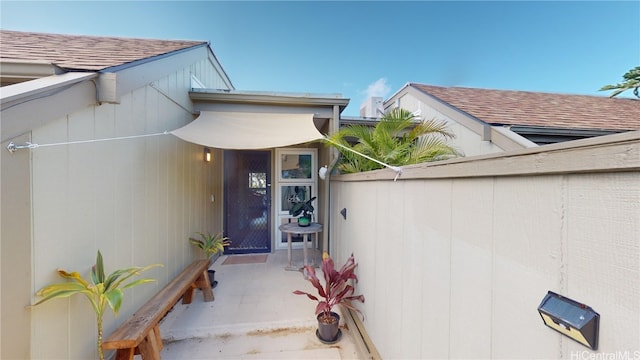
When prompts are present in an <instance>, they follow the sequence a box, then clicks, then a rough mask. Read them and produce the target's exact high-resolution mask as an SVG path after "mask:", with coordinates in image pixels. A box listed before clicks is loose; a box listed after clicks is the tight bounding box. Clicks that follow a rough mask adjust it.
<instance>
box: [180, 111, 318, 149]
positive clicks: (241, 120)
mask: <svg viewBox="0 0 640 360" xmlns="http://www.w3.org/2000/svg"><path fill="white" fill-rule="evenodd" d="M171 133H172V134H173V135H175V136H177V137H179V138H181V139H183V140H185V141H188V142H192V143H195V144H200V145H204V146H209V147H214V148H220V149H268V148H275V147H282V146H289V145H296V144H302V143H306V142H310V141H315V140H319V139H322V138H323V137H324V136H323V135H322V134H321V133H320V132H319V131H318V129H316V127H315V125H314V124H313V114H280V113H278V114H273V113H247V112H222V111H202V112H200V116H198V118H197V119H195V120H193V121H192V122H190V123H189V124H187V125H185V126H183V127H181V128H179V129H176V130H173V131H172V132H171Z"/></svg>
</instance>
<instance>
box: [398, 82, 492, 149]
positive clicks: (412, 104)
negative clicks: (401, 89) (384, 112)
mask: <svg viewBox="0 0 640 360" xmlns="http://www.w3.org/2000/svg"><path fill="white" fill-rule="evenodd" d="M396 99H397V104H398V106H400V107H401V108H403V109H406V110H409V111H411V112H414V111H417V110H419V111H420V117H421V118H422V119H424V120H431V119H435V120H439V121H446V122H447V124H448V126H449V129H450V130H451V131H452V132H453V133H454V134H455V135H456V138H455V139H452V140H449V143H450V144H451V145H452V146H454V147H455V148H457V149H459V150H460V151H462V153H464V155H465V156H475V155H483V154H491V153H498V152H503V151H504V149H502V148H500V147H499V146H497V145H496V144H494V143H492V142H491V141H485V140H482V138H481V136H480V135H479V134H478V133H476V132H475V131H473V130H471V129H469V128H467V127H465V126H464V125H462V124H460V123H459V122H457V121H456V120H454V119H452V118H451V117H450V116H447V115H446V114H444V113H442V112H440V111H438V110H437V109H435V108H433V107H431V106H429V105H428V104H427V103H426V102H424V101H422V100H421V99H419V98H418V97H416V96H414V94H413V93H411V92H406V93H400V94H398V95H396V98H395V99H394V100H393V101H390V102H388V105H387V106H388V107H389V106H390V107H391V108H393V107H394V106H395V104H396V101H395V100H396Z"/></svg>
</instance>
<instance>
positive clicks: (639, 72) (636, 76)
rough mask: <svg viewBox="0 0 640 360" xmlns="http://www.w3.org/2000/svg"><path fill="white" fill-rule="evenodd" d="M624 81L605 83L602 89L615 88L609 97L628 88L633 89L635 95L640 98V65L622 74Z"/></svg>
mask: <svg viewBox="0 0 640 360" xmlns="http://www.w3.org/2000/svg"><path fill="white" fill-rule="evenodd" d="M622 78H623V79H624V81H623V82H621V83H618V84H614V85H605V86H603V87H602V88H601V89H600V91H607V90H614V91H613V92H612V93H611V95H609V97H615V96H618V95H620V94H621V93H623V92H625V91H627V90H633V95H635V96H636V97H638V98H640V93H639V90H640V66H636V67H634V68H633V69H631V70H629V71H627V72H626V73H625V74H624V75H622Z"/></svg>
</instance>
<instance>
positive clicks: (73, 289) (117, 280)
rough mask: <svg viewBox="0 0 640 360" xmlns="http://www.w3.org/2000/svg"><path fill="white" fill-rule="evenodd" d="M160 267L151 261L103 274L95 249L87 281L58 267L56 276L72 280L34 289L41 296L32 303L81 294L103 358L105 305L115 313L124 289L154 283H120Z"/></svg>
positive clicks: (102, 358) (150, 280) (120, 302)
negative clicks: (94, 322) (91, 314)
mask: <svg viewBox="0 0 640 360" xmlns="http://www.w3.org/2000/svg"><path fill="white" fill-rule="evenodd" d="M158 266H162V264H153V265H149V266H145V267H137V266H136V267H129V268H125V269H118V270H116V271H114V272H112V273H111V274H109V275H108V276H105V272H104V264H103V261H102V254H101V253H100V250H98V255H97V256H96V263H95V264H94V265H93V267H92V268H91V280H90V281H87V280H85V279H83V278H82V277H81V276H80V274H79V273H78V272H75V271H74V272H67V271H65V270H62V269H58V270H57V272H58V275H60V276H61V277H63V278H65V279H69V280H72V281H70V282H62V283H56V284H51V285H48V286H45V287H43V288H42V289H40V290H38V292H37V293H36V295H37V296H39V297H41V298H42V299H40V300H39V301H38V302H36V303H35V304H33V305H32V306H36V305H40V304H42V303H44V302H45V301H48V300H51V299H55V298H66V297H70V296H72V295H75V294H83V295H84V296H85V297H86V298H87V299H88V300H89V302H90V303H91V307H92V308H93V311H94V312H95V314H96V320H97V324H98V342H97V346H98V355H99V357H100V360H104V352H103V351H102V317H103V315H104V313H105V311H106V310H107V305H108V306H109V307H110V308H111V310H112V311H113V313H114V315H116V316H117V315H118V311H119V310H120V305H122V299H123V295H124V292H123V290H124V289H128V288H131V287H134V286H136V285H140V284H144V283H149V282H154V281H156V280H155V279H137V280H133V281H131V282H129V283H127V284H124V285H123V283H124V282H125V281H127V280H129V279H130V278H131V277H133V276H136V275H139V274H140V273H141V272H143V271H146V270H148V269H151V268H154V267H158Z"/></svg>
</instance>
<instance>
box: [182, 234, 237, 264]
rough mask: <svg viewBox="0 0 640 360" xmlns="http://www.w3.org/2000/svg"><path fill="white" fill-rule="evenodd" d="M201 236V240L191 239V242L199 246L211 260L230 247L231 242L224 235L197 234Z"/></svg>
mask: <svg viewBox="0 0 640 360" xmlns="http://www.w3.org/2000/svg"><path fill="white" fill-rule="evenodd" d="M196 234H198V235H200V239H196V238H193V237H190V238H189V242H190V243H192V244H193V245H195V246H197V247H198V248H199V249H200V250H202V252H203V253H204V257H205V258H209V257H211V256H212V255H215V254H217V253H218V252H224V247H225V246H229V245H230V244H231V241H230V240H229V238H228V237H226V236H222V234H221V233H220V234H216V235H211V234H210V233H206V234H205V233H201V232H198V233H196Z"/></svg>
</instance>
